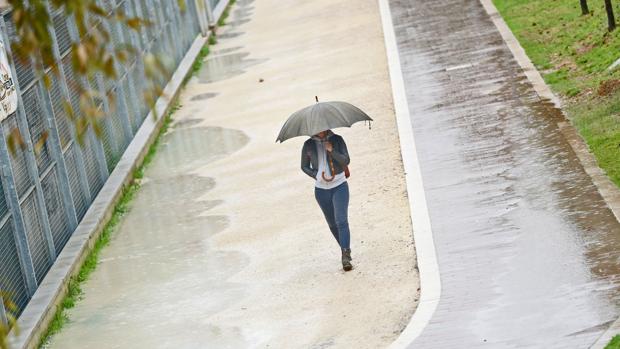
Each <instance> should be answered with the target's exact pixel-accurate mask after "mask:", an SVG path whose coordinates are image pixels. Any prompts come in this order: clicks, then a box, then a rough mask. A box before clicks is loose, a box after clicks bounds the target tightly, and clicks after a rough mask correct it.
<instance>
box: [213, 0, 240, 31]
mask: <svg viewBox="0 0 620 349" xmlns="http://www.w3.org/2000/svg"><path fill="white" fill-rule="evenodd" d="M236 1H237V0H230V2H229V3H228V6H226V9H225V10H224V12H223V13H222V16H221V17H220V19H219V20H218V21H217V25H218V27H223V26H225V25H226V20H227V19H228V15H230V8H231V7H232V5H234V3H235V2H236Z"/></svg>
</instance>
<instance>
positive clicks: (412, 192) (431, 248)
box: [379, 0, 441, 349]
mask: <svg viewBox="0 0 620 349" xmlns="http://www.w3.org/2000/svg"><path fill="white" fill-rule="evenodd" d="M379 7H380V10H381V21H382V23H383V35H384V39H385V49H386V52H387V59H388V66H389V72H390V81H391V85H392V96H393V99H394V113H395V114H396V122H397V126H398V135H399V139H400V151H401V154H402V158H403V167H404V169H405V179H406V182H407V197H408V198H409V209H410V211H411V223H412V226H413V240H414V244H415V250H416V254H417V259H418V269H419V272H420V293H421V294H420V301H419V303H418V307H417V309H416V311H415V313H414V314H413V316H412V317H411V320H410V321H409V324H408V325H407V327H406V328H405V329H404V330H403V332H402V333H401V334H400V336H399V337H398V338H397V339H396V341H394V343H392V344H391V345H390V348H391V349H396V348H405V347H407V346H409V345H410V344H411V343H412V342H413V341H414V340H415V339H416V338H417V337H418V336H419V335H420V333H422V330H423V329H424V328H425V327H426V325H427V324H428V322H429V321H430V319H431V317H432V316H433V314H434V313H435V309H436V308H437V304H438V303H439V297H440V294H441V280H440V275H439V266H438V264H437V256H436V253H435V243H434V241H433V231H432V229H431V222H430V217H429V214H428V208H427V206H426V195H425V193H424V185H423V183H422V173H421V171H420V164H419V162H418V153H417V150H416V146H415V139H414V137H413V128H412V125H411V117H410V114H409V106H408V104H407V94H406V92H405V83H404V81H403V75H402V71H401V65H400V58H399V53H398V46H397V44H396V36H395V33H394V26H393V23H392V15H391V12H390V5H389V3H388V0H379Z"/></svg>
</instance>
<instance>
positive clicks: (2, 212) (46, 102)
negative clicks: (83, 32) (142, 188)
mask: <svg viewBox="0 0 620 349" xmlns="http://www.w3.org/2000/svg"><path fill="white" fill-rule="evenodd" d="M210 1H212V0H210ZM214 2H217V1H214ZM185 3H186V8H185V9H184V10H182V9H180V8H179V4H178V2H177V1H173V0H102V1H100V5H101V6H102V8H104V9H105V10H107V11H113V10H117V9H121V10H122V11H124V13H125V14H126V15H128V16H138V17H142V18H148V19H149V20H150V21H151V22H152V25H150V26H148V27H146V28H145V29H144V30H142V31H141V32H139V33H138V32H135V31H133V30H130V29H129V28H128V27H126V26H125V25H123V24H120V23H116V22H107V21H101V22H99V23H97V24H96V25H101V26H105V27H106V29H108V31H109V32H110V34H111V41H112V44H113V45H118V44H123V43H128V44H131V45H132V46H133V47H135V48H137V49H138V50H140V51H141V53H142V54H144V53H147V52H151V53H154V54H161V55H165V56H167V57H168V58H170V60H171V62H174V67H176V66H177V65H178V64H179V62H180V61H181V59H182V58H183V56H184V55H185V53H186V52H187V50H188V49H189V47H190V46H191V44H192V43H193V41H194V39H195V38H196V36H197V35H198V34H199V33H200V25H199V19H198V15H197V6H196V2H195V1H191V0H190V1H185ZM52 20H53V26H52V27H51V28H50V32H51V34H52V38H53V39H54V50H55V56H56V60H57V62H58V63H59V67H60V74H59V77H58V78H54V79H53V80H52V83H51V88H49V89H46V88H45V86H44V83H43V82H42V81H40V79H38V78H37V76H36V74H35V72H34V71H33V69H32V66H31V65H30V64H24V63H22V62H19V61H17V60H15V65H14V66H13V67H11V69H12V72H13V77H14V78H15V80H16V81H15V84H16V86H17V93H18V96H19V102H18V110H17V111H16V112H15V113H13V114H12V115H10V116H9V117H8V118H7V119H5V120H4V121H2V123H1V125H0V127H1V128H2V132H0V165H1V171H0V178H1V181H0V194H1V195H0V290H2V291H4V292H6V293H8V294H9V295H10V297H11V299H12V300H13V301H14V302H15V303H16V304H17V306H18V308H19V312H18V314H16V315H19V314H20V313H21V312H22V310H23V309H24V307H25V306H26V304H27V303H28V301H29V300H30V298H31V297H32V295H33V294H34V292H35V290H36V289H37V287H38V285H39V284H40V283H41V282H42V280H43V278H44V277H45V275H46V273H47V272H48V270H49V269H50V267H51V266H52V264H53V262H54V260H55V259H56V257H57V256H58V254H59V253H60V251H61V250H62V249H63V247H64V246H65V244H66V243H67V241H68V240H69V238H70V237H71V234H72V233H73V232H74V230H75V228H76V227H77V225H78V223H79V222H80V221H81V220H82V218H83V217H84V214H85V213H86V210H87V209H88V207H89V206H90V204H91V203H92V202H93V200H94V198H95V196H96V195H97V194H98V192H99V191H100V190H101V188H102V186H103V184H104V182H105V181H106V179H107V177H108V175H109V173H110V172H111V171H112V170H113V169H114V167H115V166H116V164H117V163H118V161H119V159H120V157H121V156H122V154H123V152H124V151H125V149H126V148H127V146H128V144H129V143H130V141H131V140H132V138H133V136H134V135H135V133H136V131H137V130H138V128H139V127H140V125H141V124H142V122H143V121H144V119H145V117H146V116H147V114H148V112H149V107H148V106H147V105H146V103H145V101H144V98H143V97H142V96H143V91H144V89H145V88H146V86H144V83H143V82H144V78H143V76H144V67H143V64H142V59H141V58H140V57H138V58H137V59H134V60H133V61H131V62H128V63H126V64H124V65H122V66H119V67H118V68H119V71H120V78H119V79H116V80H106V79H104V78H103V77H102V76H97V77H95V78H94V79H89V81H84V83H85V84H86V85H87V86H89V87H90V88H92V89H95V90H98V91H99V92H101V93H102V95H105V94H106V93H107V92H111V93H112V94H113V95H114V96H116V98H114V99H113V100H107V99H102V100H99V101H98V102H97V103H98V107H99V108H101V110H102V111H103V112H104V113H105V114H106V117H105V118H104V120H103V121H102V133H101V135H100V137H96V136H95V134H94V132H93V130H91V129H89V130H88V131H87V133H86V136H85V137H84V140H83V143H82V144H80V142H78V139H77V138H76V132H75V129H74V126H73V123H72V122H71V121H69V119H68V117H67V115H66V112H65V110H64V108H63V100H68V101H70V103H71V106H72V108H73V109H74V110H75V111H78V112H79V110H80V105H79V95H78V92H77V91H76V89H75V81H76V79H78V78H79V77H78V76H76V74H75V73H74V71H73V69H72V65H71V54H70V52H71V44H72V42H74V41H76V40H78V35H77V28H76V26H75V23H74V21H73V20H72V19H71V18H67V17H66V16H65V15H64V14H63V13H62V11H58V12H56V13H53V16H52ZM0 31H1V35H2V41H3V42H4V43H8V42H10V41H11V40H12V39H14V38H15V37H16V32H15V26H14V24H13V21H12V19H11V13H10V12H6V11H5V12H4V13H2V14H1V16H0ZM5 46H6V47H7V51H8V52H7V53H8V54H9V55H10V54H11V53H10V49H9V47H8V46H9V45H5ZM169 78H170V76H168V77H166V79H165V81H162V82H161V83H162V85H163V84H165V83H166V82H167V80H168V79H169ZM162 87H163V86H162ZM111 103H114V105H110V104H111ZM15 128H18V129H19V130H20V133H21V135H22V137H23V138H24V141H25V143H26V148H25V149H24V150H22V149H17V150H16V152H15V153H11V152H9V150H8V149H7V143H6V142H7V137H8V134H9V133H10V132H11V130H14V129H15ZM46 134H47V138H46V139H45V143H44V144H43V147H42V149H41V150H40V151H38V152H35V151H34V150H33V144H37V142H38V141H39V140H40V139H41V137H44V135H46ZM0 304H2V302H0ZM2 312H3V309H2V307H1V306H0V313H2ZM2 315H4V314H0V319H1V318H2Z"/></svg>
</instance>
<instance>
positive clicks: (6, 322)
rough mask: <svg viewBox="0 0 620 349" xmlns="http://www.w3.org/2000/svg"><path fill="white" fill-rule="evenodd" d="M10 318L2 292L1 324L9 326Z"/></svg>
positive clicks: (0, 305) (0, 303)
mask: <svg viewBox="0 0 620 349" xmlns="http://www.w3.org/2000/svg"><path fill="white" fill-rule="evenodd" d="M8 325H9V319H8V318H7V317H6V309H5V308H4V299H3V298H2V294H1V293H0V326H8Z"/></svg>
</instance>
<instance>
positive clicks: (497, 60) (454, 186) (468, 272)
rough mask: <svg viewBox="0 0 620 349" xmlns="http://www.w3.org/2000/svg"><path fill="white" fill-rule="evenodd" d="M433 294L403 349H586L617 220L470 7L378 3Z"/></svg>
mask: <svg viewBox="0 0 620 349" xmlns="http://www.w3.org/2000/svg"><path fill="white" fill-rule="evenodd" d="M390 7H391V11H392V18H393V21H394V26H395V32H396V39H397V44H398V48H399V51H400V59H401V64H402V71H403V76H404V80H405V85H406V89H407V91H406V92H407V99H408V104H409V110H410V113H411V118H412V124H413V128H414V135H415V138H416V145H417V149H418V153H419V157H420V166H421V169H422V176H423V180H424V186H425V190H426V197H427V201H428V207H429V213H430V218H431V224H432V228H433V234H434V240H435V245H436V249H437V258H438V264H439V269H440V274H441V283H442V292H441V299H440V303H439V305H438V307H437V310H436V312H435V314H434V316H433V318H432V319H431V321H430V323H429V325H428V326H427V327H426V328H425V330H424V331H423V332H422V334H421V335H420V337H418V338H417V340H416V341H414V343H413V345H412V347H415V348H457V347H458V348H477V347H485V348H517V347H518V348H587V347H589V345H591V344H592V343H593V342H594V341H595V340H596V339H597V338H598V337H599V336H600V335H601V334H602V333H603V332H604V331H605V329H606V328H607V326H609V324H610V323H611V322H613V321H614V320H615V319H616V318H617V317H618V316H619V315H620V267H619V264H618V251H620V224H618V222H617V221H616V219H615V218H614V216H613V214H612V212H611V211H610V210H609V209H608V208H607V206H606V205H605V203H604V201H603V200H602V198H601V196H600V195H599V193H598V192H597V190H596V188H595V186H594V185H593V184H592V181H591V179H590V178H589V177H588V176H587V174H586V173H585V172H584V170H583V169H582V167H581V165H580V163H579V161H578V159H577V157H576V156H575V154H574V152H573V151H572V149H571V148H570V146H569V144H568V143H567V142H566V141H565V139H564V138H563V137H562V135H561V133H560V132H559V130H558V127H557V123H558V122H559V121H561V120H562V116H561V115H560V114H559V113H558V111H557V110H556V109H554V108H553V107H552V106H550V105H549V104H547V103H545V102H543V101H541V100H540V99H539V98H538V97H537V95H536V93H535V92H534V90H533V89H532V87H531V85H530V84H529V82H528V80H527V79H526V77H525V76H524V74H523V73H522V71H521V69H520V68H519V66H518V64H517V63H516V62H515V60H514V59H513V56H512V54H511V52H510V51H509V49H508V48H507V47H506V46H505V45H504V43H503V41H502V38H501V36H500V34H499V33H498V32H497V30H496V28H495V26H494V25H493V23H492V22H491V20H490V19H489V18H488V16H487V14H486V12H485V11H484V9H483V8H482V6H481V5H480V3H479V2H478V1H466V0H437V1H421V0H393V1H390Z"/></svg>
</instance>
